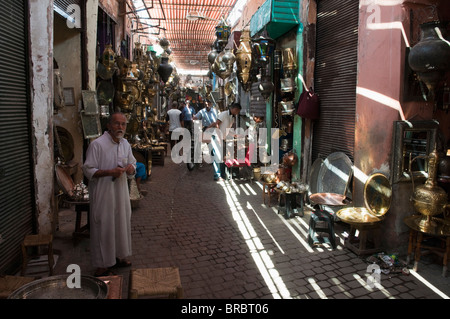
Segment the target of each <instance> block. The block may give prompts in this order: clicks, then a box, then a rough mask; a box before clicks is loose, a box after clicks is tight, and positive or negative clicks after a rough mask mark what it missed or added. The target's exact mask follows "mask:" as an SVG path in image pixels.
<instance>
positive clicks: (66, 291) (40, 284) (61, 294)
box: [8, 275, 108, 299]
mask: <svg viewBox="0 0 450 319" xmlns="http://www.w3.org/2000/svg"><path fill="white" fill-rule="evenodd" d="M68 277H69V275H59V276H51V277H47V278H44V279H39V280H34V281H32V282H30V283H29V284H26V285H24V286H22V287H20V288H19V289H17V290H15V291H14V292H13V293H12V294H11V295H9V297H8V299H106V297H107V295H108V285H107V284H106V283H105V282H104V281H102V280H100V279H98V278H95V277H92V276H81V280H80V281H81V282H80V286H81V288H69V287H68V286H67V278H68Z"/></svg>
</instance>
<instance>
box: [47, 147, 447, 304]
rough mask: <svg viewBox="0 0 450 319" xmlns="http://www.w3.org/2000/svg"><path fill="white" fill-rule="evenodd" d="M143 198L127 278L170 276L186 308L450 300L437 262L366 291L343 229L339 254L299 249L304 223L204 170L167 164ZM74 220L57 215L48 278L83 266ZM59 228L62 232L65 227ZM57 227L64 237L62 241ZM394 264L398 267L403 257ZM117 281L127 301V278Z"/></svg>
mask: <svg viewBox="0 0 450 319" xmlns="http://www.w3.org/2000/svg"><path fill="white" fill-rule="evenodd" d="M142 189H143V190H144V191H146V196H145V197H144V198H143V199H142V200H141V201H140V203H139V207H137V208H136V209H134V210H133V215H132V238H133V256H132V257H131V258H130V259H131V261H132V263H133V268H148V267H168V266H176V267H178V268H179V270H180V276H181V281H182V285H183V288H184V297H185V298H188V299H274V298H275V299H277V298H286V299H325V298H328V299H356V298H363V299H386V298H392V299H417V298H419V299H440V298H443V297H444V298H446V297H447V296H450V279H449V278H443V277H442V276H441V272H442V266H441V265H442V261H439V260H434V259H432V258H431V257H426V256H425V257H423V258H422V260H421V262H420V265H419V271H418V273H417V274H416V273H415V272H413V271H411V273H410V274H409V275H404V274H401V273H400V274H393V273H391V274H381V277H380V281H379V283H377V284H376V285H375V286H373V285H368V283H367V276H369V273H368V272H367V266H368V264H367V262H366V260H365V258H359V257H358V256H356V255H355V254H354V253H352V252H351V251H349V250H348V249H347V248H344V246H343V243H344V235H345V233H346V232H348V226H347V225H345V224H342V223H337V225H336V235H337V239H338V247H337V249H336V250H331V249H329V248H328V247H326V246H325V247H321V248H311V247H310V246H309V245H308V244H307V232H308V222H309V213H308V211H307V210H306V211H305V214H304V216H303V217H299V216H297V217H294V218H291V219H285V218H284V217H283V215H282V214H278V213H277V203H276V199H275V198H274V197H273V200H272V202H271V207H268V206H267V205H265V204H264V203H263V198H262V184H261V183H259V182H253V183H250V182H248V181H246V180H243V179H234V180H232V181H226V182H224V181H222V182H215V181H213V170H212V167H211V165H204V166H203V167H200V168H197V169H195V170H194V171H192V172H189V171H188V170H187V168H186V165H185V164H175V163H173V162H172V161H171V159H170V157H169V156H167V157H166V158H165V165H164V166H154V167H153V169H152V175H151V177H150V178H149V180H148V181H146V182H145V183H143V185H142ZM73 215H74V214H73V212H71V211H67V210H65V211H62V212H61V213H60V225H61V226H60V229H61V230H60V232H59V235H57V239H56V243H55V246H56V249H59V250H60V256H59V261H58V264H57V267H56V272H57V273H58V272H59V273H64V272H65V271H66V270H65V268H66V267H67V265H68V264H70V263H76V264H79V265H81V267H82V271H83V272H89V273H93V271H94V269H92V267H91V266H90V257H89V240H88V239H84V240H82V241H80V242H79V243H78V244H77V245H76V246H74V245H73V244H72V240H71V238H70V234H71V233H70V227H71V225H72V222H73V218H74V217H73ZM64 225H65V226H64ZM64 227H66V228H67V229H68V230H67V231H64V229H63V228H64ZM400 258H403V259H405V256H401V255H400ZM118 271H119V274H122V275H124V297H125V298H126V297H127V293H126V292H127V289H128V274H129V269H121V270H118Z"/></svg>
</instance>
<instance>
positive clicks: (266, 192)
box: [262, 182, 277, 207]
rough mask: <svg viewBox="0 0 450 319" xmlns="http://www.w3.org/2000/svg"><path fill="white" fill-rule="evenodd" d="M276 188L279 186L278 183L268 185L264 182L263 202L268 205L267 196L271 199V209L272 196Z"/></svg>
mask: <svg viewBox="0 0 450 319" xmlns="http://www.w3.org/2000/svg"><path fill="white" fill-rule="evenodd" d="M275 186H277V183H266V182H263V189H262V191H263V202H264V204H265V203H266V195H267V196H268V197H269V202H268V206H269V207H270V200H271V196H272V194H273V193H274V189H275Z"/></svg>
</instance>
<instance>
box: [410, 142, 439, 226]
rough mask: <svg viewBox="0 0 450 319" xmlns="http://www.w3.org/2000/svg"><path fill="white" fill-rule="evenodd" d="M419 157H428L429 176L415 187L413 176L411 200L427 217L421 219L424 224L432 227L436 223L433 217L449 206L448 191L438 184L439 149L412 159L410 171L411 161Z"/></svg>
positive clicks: (417, 209) (416, 208)
mask: <svg viewBox="0 0 450 319" xmlns="http://www.w3.org/2000/svg"><path fill="white" fill-rule="evenodd" d="M418 158H427V159H428V178H427V180H426V181H425V183H424V184H423V185H419V186H416V187H414V178H413V177H412V185H413V195H412V198H411V201H412V202H413V206H414V209H415V210H416V211H418V212H419V213H421V214H422V215H424V216H425V217H426V218H425V219H423V220H422V221H421V223H422V226H424V227H427V226H428V227H432V226H433V224H434V223H433V221H432V217H433V216H435V215H439V214H442V213H443V212H444V210H445V208H446V207H447V193H446V192H445V191H444V189H443V188H441V187H440V186H438V184H437V178H436V173H437V167H438V166H437V164H438V153H437V151H436V150H434V151H433V152H431V153H430V154H429V155H428V156H423V155H422V156H417V157H415V158H414V159H413V160H412V161H410V171H411V163H412V162H413V161H414V160H415V159H418ZM411 176H412V174H411Z"/></svg>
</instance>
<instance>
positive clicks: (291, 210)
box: [275, 188, 306, 218]
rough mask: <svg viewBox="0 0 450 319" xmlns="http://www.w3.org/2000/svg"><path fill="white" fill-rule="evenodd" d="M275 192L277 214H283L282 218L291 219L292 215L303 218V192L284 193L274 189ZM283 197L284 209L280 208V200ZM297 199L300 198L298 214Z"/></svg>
mask: <svg viewBox="0 0 450 319" xmlns="http://www.w3.org/2000/svg"><path fill="white" fill-rule="evenodd" d="M275 190H276V191H277V192H278V194H279V202H278V214H280V213H281V212H284V218H291V217H293V216H294V215H299V216H300V217H303V216H304V215H305V213H304V209H303V206H304V203H303V196H304V193H305V192H306V190H305V191H301V192H300V191H299V192H285V191H283V190H281V189H277V188H275ZM282 197H284V199H285V203H284V207H283V206H281V198H282ZM297 197H300V212H299V211H298V209H297Z"/></svg>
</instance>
